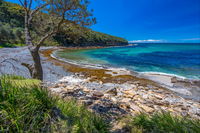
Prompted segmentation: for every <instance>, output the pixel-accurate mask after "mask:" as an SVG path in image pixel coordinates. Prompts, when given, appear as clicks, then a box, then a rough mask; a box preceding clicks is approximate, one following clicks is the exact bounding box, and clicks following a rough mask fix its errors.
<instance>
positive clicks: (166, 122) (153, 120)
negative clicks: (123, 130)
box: [130, 112, 200, 133]
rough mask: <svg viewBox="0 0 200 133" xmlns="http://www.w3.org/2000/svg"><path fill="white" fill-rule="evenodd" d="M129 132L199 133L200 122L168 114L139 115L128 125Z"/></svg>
mask: <svg viewBox="0 0 200 133" xmlns="http://www.w3.org/2000/svg"><path fill="white" fill-rule="evenodd" d="M130 125H131V126H130V127H131V130H132V131H135V129H139V131H142V132H144V133H199V132H200V121H199V120H194V119H191V118H188V117H181V116H172V115H171V114H170V113H167V112H163V113H155V114H154V115H152V116H149V115H147V114H139V115H137V116H135V117H134V118H133V120H132V122H131V124H130Z"/></svg>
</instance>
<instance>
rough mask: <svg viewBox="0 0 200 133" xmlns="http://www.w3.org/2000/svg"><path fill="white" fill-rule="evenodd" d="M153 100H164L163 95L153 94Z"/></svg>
mask: <svg viewBox="0 0 200 133" xmlns="http://www.w3.org/2000/svg"><path fill="white" fill-rule="evenodd" d="M153 96H154V97H155V98H157V99H159V100H162V99H163V98H164V95H161V94H156V93H154V95H153Z"/></svg>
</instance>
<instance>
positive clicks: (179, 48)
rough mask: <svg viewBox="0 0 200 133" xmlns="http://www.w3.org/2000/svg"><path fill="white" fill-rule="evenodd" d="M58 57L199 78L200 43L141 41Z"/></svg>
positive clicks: (74, 52)
mask: <svg viewBox="0 0 200 133" xmlns="http://www.w3.org/2000/svg"><path fill="white" fill-rule="evenodd" d="M57 55H58V56H60V57H62V58H66V59H68V60H73V61H76V62H78V63H84V64H101V65H102V64H103V65H108V66H114V67H123V68H127V69H131V70H134V71H137V72H160V73H167V74H175V75H178V76H183V77H186V78H192V79H200V44H138V45H136V46H126V47H113V48H102V49H89V50H70V51H69V50H65V51H60V52H58V53H57Z"/></svg>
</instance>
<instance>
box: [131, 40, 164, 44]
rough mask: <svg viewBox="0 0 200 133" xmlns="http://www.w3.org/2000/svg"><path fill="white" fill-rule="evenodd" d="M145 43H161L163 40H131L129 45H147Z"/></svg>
mask: <svg viewBox="0 0 200 133" xmlns="http://www.w3.org/2000/svg"><path fill="white" fill-rule="evenodd" d="M147 42H163V40H155V39H147V40H133V41H129V43H147Z"/></svg>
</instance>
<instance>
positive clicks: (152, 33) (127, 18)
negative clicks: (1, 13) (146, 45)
mask: <svg viewBox="0 0 200 133" xmlns="http://www.w3.org/2000/svg"><path fill="white" fill-rule="evenodd" d="M8 1H12V2H17V1H18V0H8ZM90 1H91V4H90V8H92V9H94V16H95V17H96V18H97V24H96V25H93V26H92V27H91V28H92V29H93V30H96V31H100V32H104V33H108V34H112V35H116V36H120V37H124V38H126V39H127V40H129V41H133V42H200V0H90Z"/></svg>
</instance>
